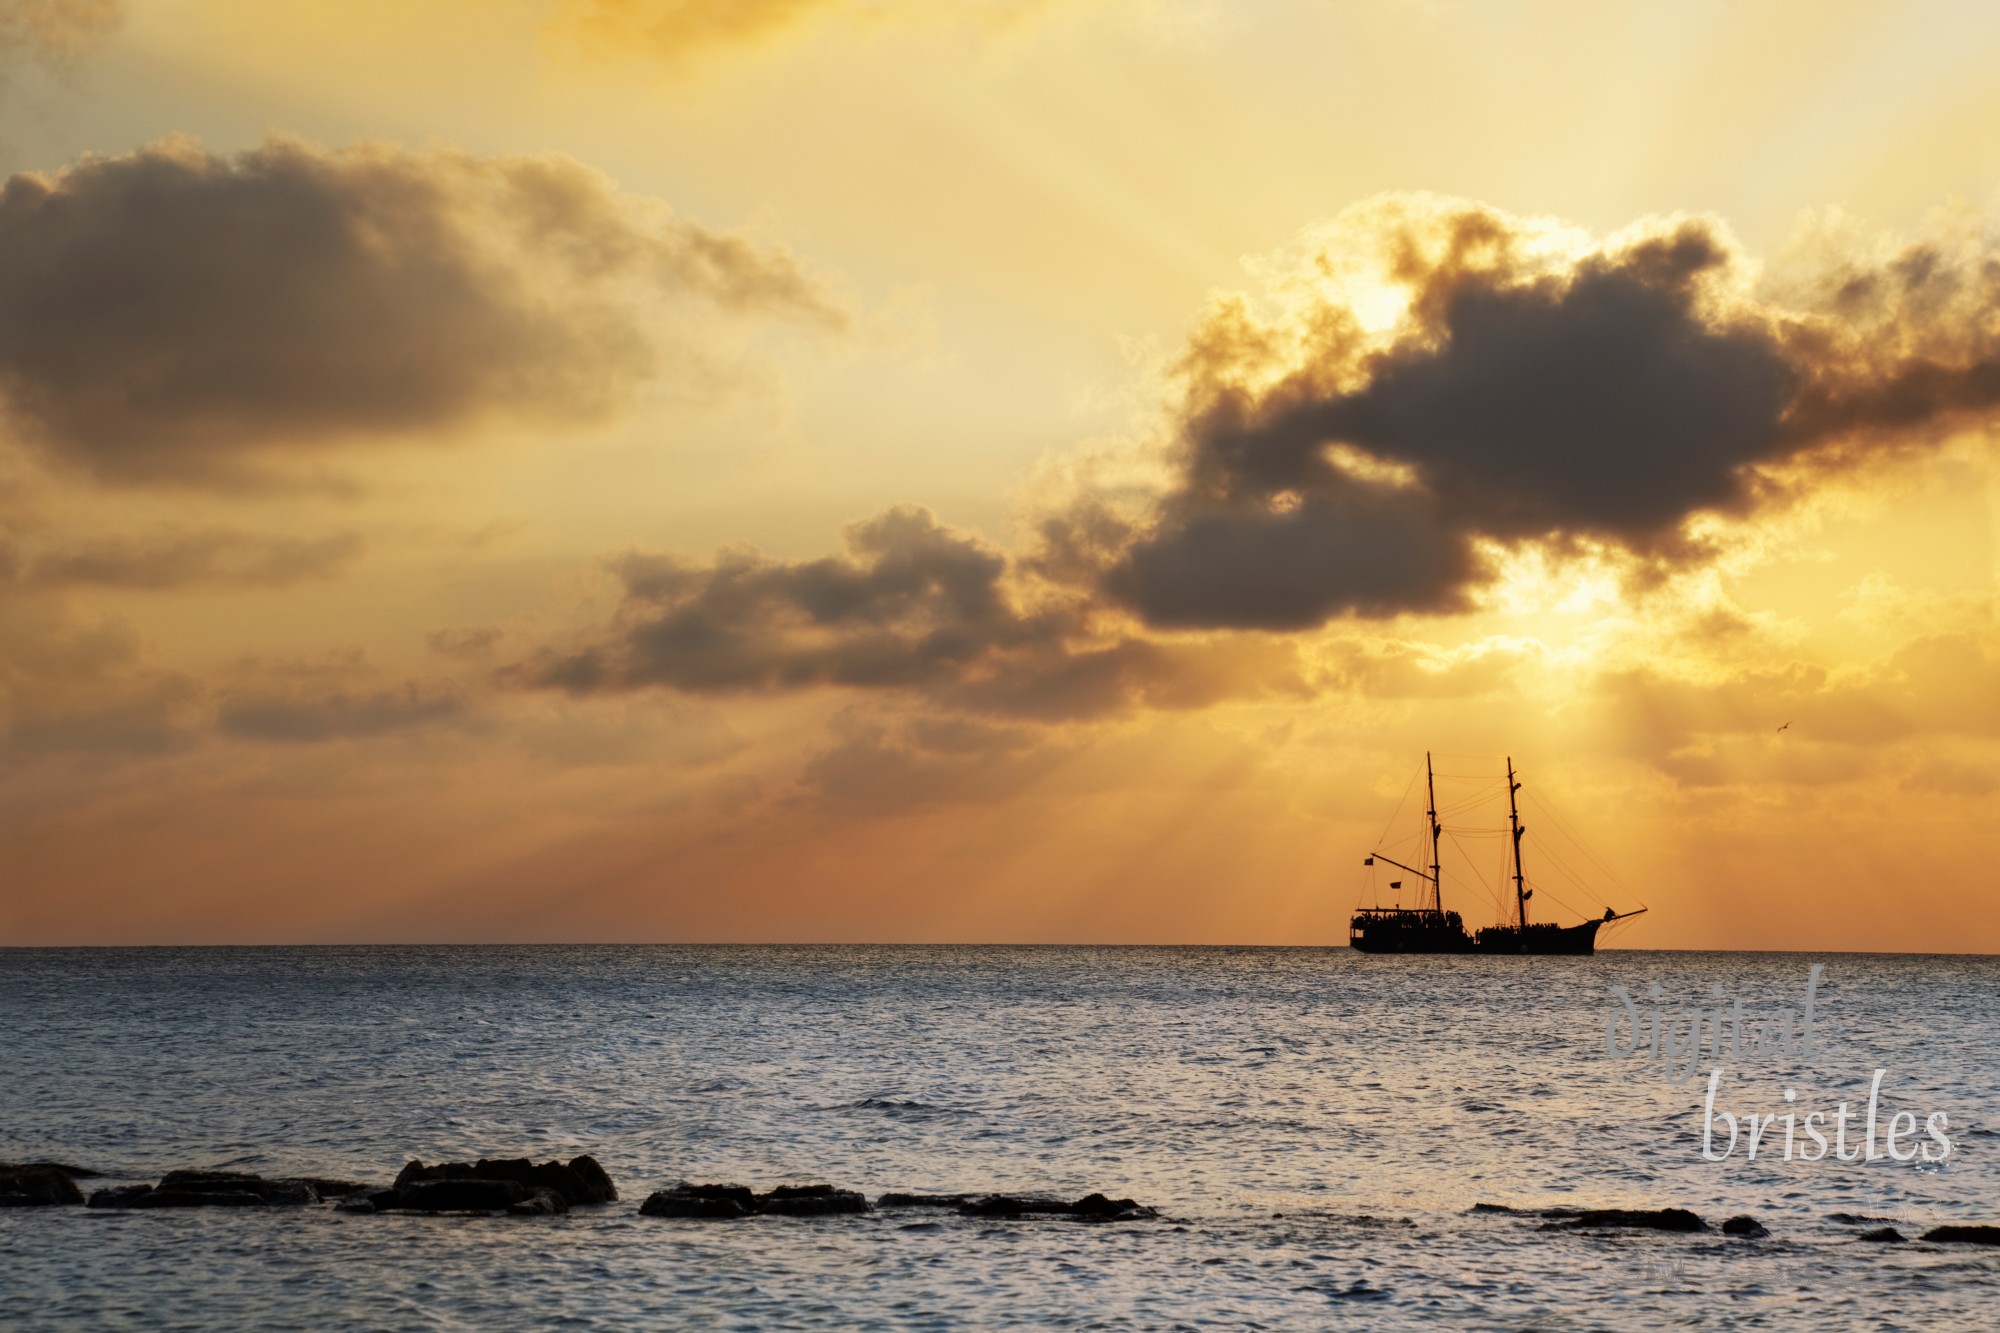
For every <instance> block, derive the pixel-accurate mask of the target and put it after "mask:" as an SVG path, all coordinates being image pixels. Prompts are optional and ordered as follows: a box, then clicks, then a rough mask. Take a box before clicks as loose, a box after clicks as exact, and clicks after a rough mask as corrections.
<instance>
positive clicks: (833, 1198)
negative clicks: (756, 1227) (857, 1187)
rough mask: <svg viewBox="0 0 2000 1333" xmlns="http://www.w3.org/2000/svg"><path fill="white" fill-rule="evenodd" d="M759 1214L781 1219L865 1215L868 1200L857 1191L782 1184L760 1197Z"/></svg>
mask: <svg viewBox="0 0 2000 1333" xmlns="http://www.w3.org/2000/svg"><path fill="white" fill-rule="evenodd" d="M757 1211H758V1212H760V1213H773V1214H776V1215H777V1216H780V1217H832V1216H834V1215H836V1214H841V1213H865V1212H867V1211H868V1200H867V1199H865V1198H863V1197H862V1196H861V1195H859V1194H857V1193H856V1192H855V1191H853V1190H842V1189H835V1188H834V1187H833V1186H831V1185H780V1186H778V1188H776V1189H774V1190H771V1191H769V1192H768V1193H764V1194H760V1195H758V1196H757Z"/></svg>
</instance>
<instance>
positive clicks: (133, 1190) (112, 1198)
mask: <svg viewBox="0 0 2000 1333" xmlns="http://www.w3.org/2000/svg"><path fill="white" fill-rule="evenodd" d="M152 1192H153V1187H152V1186H151V1185H119V1186H117V1187H115V1188H112V1189H106V1190H93V1191H92V1192H91V1195H90V1206H91V1207H92V1208H130V1207H131V1206H132V1201H133V1200H134V1199H136V1198H138V1197H139V1196H140V1195H142V1194H151V1193H152Z"/></svg>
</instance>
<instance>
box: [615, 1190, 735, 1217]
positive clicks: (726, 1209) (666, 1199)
mask: <svg viewBox="0 0 2000 1333" xmlns="http://www.w3.org/2000/svg"><path fill="white" fill-rule="evenodd" d="M739 1196H741V1197H739ZM754 1207H756V1199H755V1197H754V1196H753V1195H751V1193H750V1191H749V1190H748V1189H746V1188H744V1187H743V1186H741V1185H682V1186H679V1187H678V1188H675V1189H670V1190H659V1191H656V1192H655V1193H652V1194H649V1195H647V1196H646V1201H645V1202H644V1203H642V1204H640V1205H639V1212H640V1214H641V1215H643V1216H645V1217H696V1218H711V1219H712V1218H729V1217H748V1216H749V1215H750V1210H751V1209H752V1208H754Z"/></svg>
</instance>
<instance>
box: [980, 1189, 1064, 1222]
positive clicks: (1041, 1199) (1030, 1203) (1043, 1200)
mask: <svg viewBox="0 0 2000 1333" xmlns="http://www.w3.org/2000/svg"><path fill="white" fill-rule="evenodd" d="M958 1211H959V1212H961V1213H964V1214H965V1215H966V1216H967V1217H1032V1216H1035V1215H1037V1214H1058V1215H1060V1214H1063V1213H1067V1212H1068V1211H1069V1204H1068V1202H1067V1201H1065V1200H1062V1199H1051V1198H1048V1197H1047V1196H1045V1195H1019V1194H983V1195H980V1196H979V1197H977V1198H975V1199H973V1200H971V1201H970V1202H969V1203H966V1204H964V1205H962V1206H961V1207H960V1208H959V1210H958Z"/></svg>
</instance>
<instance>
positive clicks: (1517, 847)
mask: <svg viewBox="0 0 2000 1333" xmlns="http://www.w3.org/2000/svg"><path fill="white" fill-rule="evenodd" d="M1519 790H1521V784H1520V783H1518V782H1516V781H1514V757H1513V756H1512V755H1509V756H1507V823H1508V826H1509V827H1510V828H1512V830H1513V832H1514V907H1515V909H1516V911H1518V912H1519V913H1520V921H1521V931H1522V933H1523V934H1526V932H1527V929H1528V895H1527V892H1526V890H1524V889H1523V888H1522V887H1521V835H1522V834H1523V833H1526V832H1527V831H1528V830H1526V829H1524V828H1522V827H1521V809H1520V806H1519V805H1518V804H1517V803H1516V802H1515V800H1514V793H1515V792H1517V791H1519Z"/></svg>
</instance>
